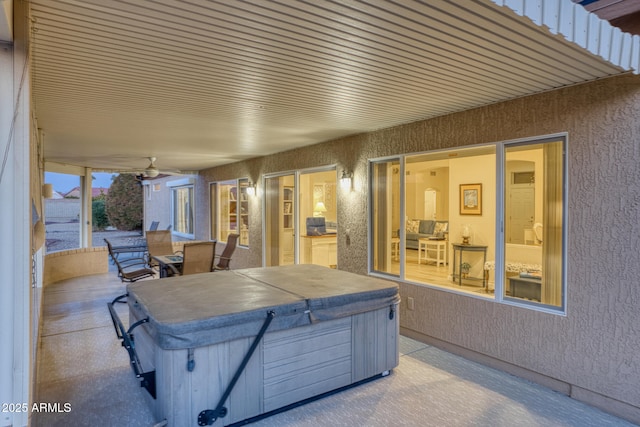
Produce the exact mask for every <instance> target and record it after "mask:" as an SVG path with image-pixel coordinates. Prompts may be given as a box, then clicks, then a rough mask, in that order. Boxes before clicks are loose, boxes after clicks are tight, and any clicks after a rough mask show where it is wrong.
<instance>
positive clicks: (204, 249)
mask: <svg viewBox="0 0 640 427" xmlns="http://www.w3.org/2000/svg"><path fill="white" fill-rule="evenodd" d="M215 253H216V242H199V243H185V245H184V248H183V255H182V266H181V267H180V268H176V267H175V266H174V265H171V264H169V265H167V267H168V268H169V269H170V271H171V272H172V273H173V275H180V276H186V275H187V274H197V273H209V272H211V271H212V270H213V259H214V257H215Z"/></svg>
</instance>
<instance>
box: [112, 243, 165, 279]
mask: <svg viewBox="0 0 640 427" xmlns="http://www.w3.org/2000/svg"><path fill="white" fill-rule="evenodd" d="M104 241H105V242H106V243H107V249H108V250H109V255H111V259H112V260H113V263H114V264H115V265H116V267H118V277H119V278H120V281H122V282H135V281H137V280H140V279H144V278H146V277H153V276H154V275H155V274H156V272H155V271H153V270H152V269H150V268H147V267H145V266H146V265H147V261H146V260H145V259H144V258H140V257H138V258H127V259H126V260H124V261H118V257H117V254H116V253H114V250H113V246H112V245H111V243H110V242H109V241H108V240H107V239H104ZM140 266H142V267H140Z"/></svg>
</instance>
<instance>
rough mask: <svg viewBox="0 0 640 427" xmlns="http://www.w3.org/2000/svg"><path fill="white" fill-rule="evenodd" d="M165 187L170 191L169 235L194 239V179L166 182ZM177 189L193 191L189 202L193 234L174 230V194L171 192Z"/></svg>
mask: <svg viewBox="0 0 640 427" xmlns="http://www.w3.org/2000/svg"><path fill="white" fill-rule="evenodd" d="M167 187H169V188H170V189H171V225H172V227H171V234H172V235H174V236H178V237H184V238H186V239H195V230H196V212H197V210H196V192H195V179H193V178H186V179H180V180H177V181H171V182H167ZM179 188H191V189H193V200H192V201H191V203H192V211H193V230H194V233H182V232H180V231H177V230H176V227H175V221H174V220H175V218H174V212H175V199H174V197H175V195H174V194H175V193H174V192H173V190H177V189H179Z"/></svg>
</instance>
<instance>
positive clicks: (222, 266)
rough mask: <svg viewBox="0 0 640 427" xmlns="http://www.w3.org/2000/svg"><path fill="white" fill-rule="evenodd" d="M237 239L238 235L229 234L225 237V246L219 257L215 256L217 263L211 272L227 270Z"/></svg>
mask: <svg viewBox="0 0 640 427" xmlns="http://www.w3.org/2000/svg"><path fill="white" fill-rule="evenodd" d="M238 237H240V235H239V234H229V235H228V236H227V246H225V247H224V250H223V251H222V254H220V255H219V256H218V255H216V258H218V263H217V264H215V265H214V266H213V269H212V270H211V271H218V270H229V264H230V263H231V255H233V252H234V251H235V250H236V244H237V243H238Z"/></svg>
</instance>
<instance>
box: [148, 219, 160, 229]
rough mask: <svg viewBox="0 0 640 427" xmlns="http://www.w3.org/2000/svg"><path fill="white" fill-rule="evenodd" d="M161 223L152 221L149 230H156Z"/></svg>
mask: <svg viewBox="0 0 640 427" xmlns="http://www.w3.org/2000/svg"><path fill="white" fill-rule="evenodd" d="M159 225H160V221H152V222H151V225H150V226H149V231H156V230H157V229H158V226H159Z"/></svg>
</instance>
